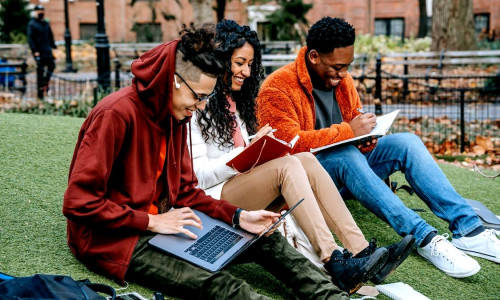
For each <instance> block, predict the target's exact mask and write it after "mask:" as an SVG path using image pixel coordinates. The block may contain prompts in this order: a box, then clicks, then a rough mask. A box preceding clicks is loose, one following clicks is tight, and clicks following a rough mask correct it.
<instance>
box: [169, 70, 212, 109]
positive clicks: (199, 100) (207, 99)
mask: <svg viewBox="0 0 500 300" xmlns="http://www.w3.org/2000/svg"><path fill="white" fill-rule="evenodd" d="M175 76H179V78H180V79H181V80H182V81H184V83H185V84H186V86H187V87H188V88H189V89H190V90H191V92H192V93H193V95H194V97H195V98H196V99H198V103H201V102H203V101H207V102H208V101H209V100H210V98H212V97H213V96H215V94H217V92H216V91H212V92H211V93H210V94H209V95H207V96H204V97H200V96H199V95H198V94H197V93H196V92H195V91H194V90H193V89H192V88H191V87H190V86H189V84H188V83H187V82H186V80H185V79H184V78H182V76H181V75H179V74H178V73H177V72H175V73H174V81H175V84H176V85H177V84H178V83H177V79H176V78H175Z"/></svg>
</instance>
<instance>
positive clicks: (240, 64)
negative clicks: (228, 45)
mask: <svg viewBox="0 0 500 300" xmlns="http://www.w3.org/2000/svg"><path fill="white" fill-rule="evenodd" d="M253 60H254V50H253V47H252V46H251V45H250V44H249V43H245V44H244V45H243V46H241V47H240V48H237V49H234V52H233V55H231V72H232V77H231V82H232V83H231V90H232V91H239V90H241V87H242V86H243V81H244V80H245V78H247V77H249V76H250V74H251V71H252V63H253Z"/></svg>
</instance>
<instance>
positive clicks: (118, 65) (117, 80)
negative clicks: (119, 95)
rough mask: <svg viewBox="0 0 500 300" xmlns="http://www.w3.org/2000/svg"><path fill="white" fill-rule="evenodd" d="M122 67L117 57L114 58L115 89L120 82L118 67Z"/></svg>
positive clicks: (117, 88)
mask: <svg viewBox="0 0 500 300" xmlns="http://www.w3.org/2000/svg"><path fill="white" fill-rule="evenodd" d="M121 67H122V64H121V63H120V61H119V60H118V58H115V88H116V91H117V90H119V89H120V86H121V82H120V68H121Z"/></svg>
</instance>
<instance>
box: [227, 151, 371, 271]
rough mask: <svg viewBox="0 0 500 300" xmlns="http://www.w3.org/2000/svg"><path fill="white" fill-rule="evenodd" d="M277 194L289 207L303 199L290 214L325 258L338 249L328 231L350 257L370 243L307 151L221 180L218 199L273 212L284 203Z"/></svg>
mask: <svg viewBox="0 0 500 300" xmlns="http://www.w3.org/2000/svg"><path fill="white" fill-rule="evenodd" d="M280 195H282V196H283V197H284V199H285V201H286V203H287V204H288V206H292V205H294V204H295V203H297V202H298V201H299V200H300V199H302V198H304V201H303V202H302V203H301V204H300V205H299V206H297V208H296V209H295V210H294V211H293V212H292V214H293V215H294V217H295V219H296V220H297V223H298V224H299V225H300V227H301V228H302V230H303V231H304V233H305V234H306V236H307V238H308V239H309V241H310V242H311V244H312V245H313V247H314V249H315V251H316V253H317V254H318V256H319V257H320V259H321V260H322V261H323V262H325V261H327V260H328V259H329V258H330V256H331V254H332V252H333V251H334V250H335V249H338V248H339V247H338V245H337V244H336V243H335V240H334V239H333V236H332V234H331V232H330V230H331V231H333V232H334V233H335V235H337V237H338V238H339V240H340V241H341V242H342V244H343V245H344V247H345V248H347V249H348V250H349V251H351V252H353V253H354V255H356V254H357V253H358V252H360V251H361V250H363V249H365V248H366V247H367V246H368V242H367V241H366V239H365V237H364V236H363V233H362V232H361V230H360V229H359V227H358V226H357V225H356V222H355V221H354V219H353V218H352V215H351V213H350V212H349V210H348V209H347V207H346V205H345V203H344V201H343V200H342V197H341V196H340V194H339V192H338V190H337V188H336V186H335V184H334V183H333V181H332V179H331V178H330V175H328V173H327V172H326V171H325V169H324V168H323V167H322V166H321V165H320V163H319V162H318V160H317V159H316V157H315V156H314V155H312V154H310V153H299V154H295V155H289V156H285V157H282V158H278V159H275V160H272V161H269V162H267V163H265V164H262V165H260V166H257V167H255V168H253V169H252V170H251V171H250V172H248V173H242V174H238V175H237V176H235V177H233V178H231V179H230V180H229V181H228V182H226V183H225V184H224V187H223V189H222V195H221V199H223V200H226V201H229V202H231V203H232V204H233V205H236V206H238V207H241V208H244V209H246V210H258V209H265V208H267V209H270V210H274V211H277V210H279V209H280V208H281V207H282V205H283V203H273V201H274V200H275V199H276V198H278V197H279V196H280ZM271 203H272V205H271ZM329 229H330V230H329Z"/></svg>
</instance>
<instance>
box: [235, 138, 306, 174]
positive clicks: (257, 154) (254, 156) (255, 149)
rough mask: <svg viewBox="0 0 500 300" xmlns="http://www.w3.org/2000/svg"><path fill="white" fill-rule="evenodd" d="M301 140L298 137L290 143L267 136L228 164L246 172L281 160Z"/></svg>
mask: <svg viewBox="0 0 500 300" xmlns="http://www.w3.org/2000/svg"><path fill="white" fill-rule="evenodd" d="M298 139H299V136H298V135H296V136H295V137H294V138H293V139H292V140H291V141H290V142H289V143H287V142H285V141H282V140H279V139H277V138H274V137H270V136H268V135H265V136H263V137H261V138H260V139H259V140H258V141H257V142H255V143H253V144H251V145H250V146H248V147H247V148H245V150H243V151H242V152H241V153H240V154H238V155H237V156H236V157H234V158H233V159H231V160H230V161H228V162H227V163H226V165H228V166H229V167H231V168H233V169H235V170H236V171H238V172H240V173H241V172H246V171H248V170H250V169H251V168H253V167H256V166H258V165H261V164H263V163H266V162H268V161H270V160H272V159H275V158H279V157H282V156H284V155H285V154H287V153H289V152H290V151H291V150H292V148H293V147H294V146H295V143H296V142H297V140H298Z"/></svg>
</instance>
